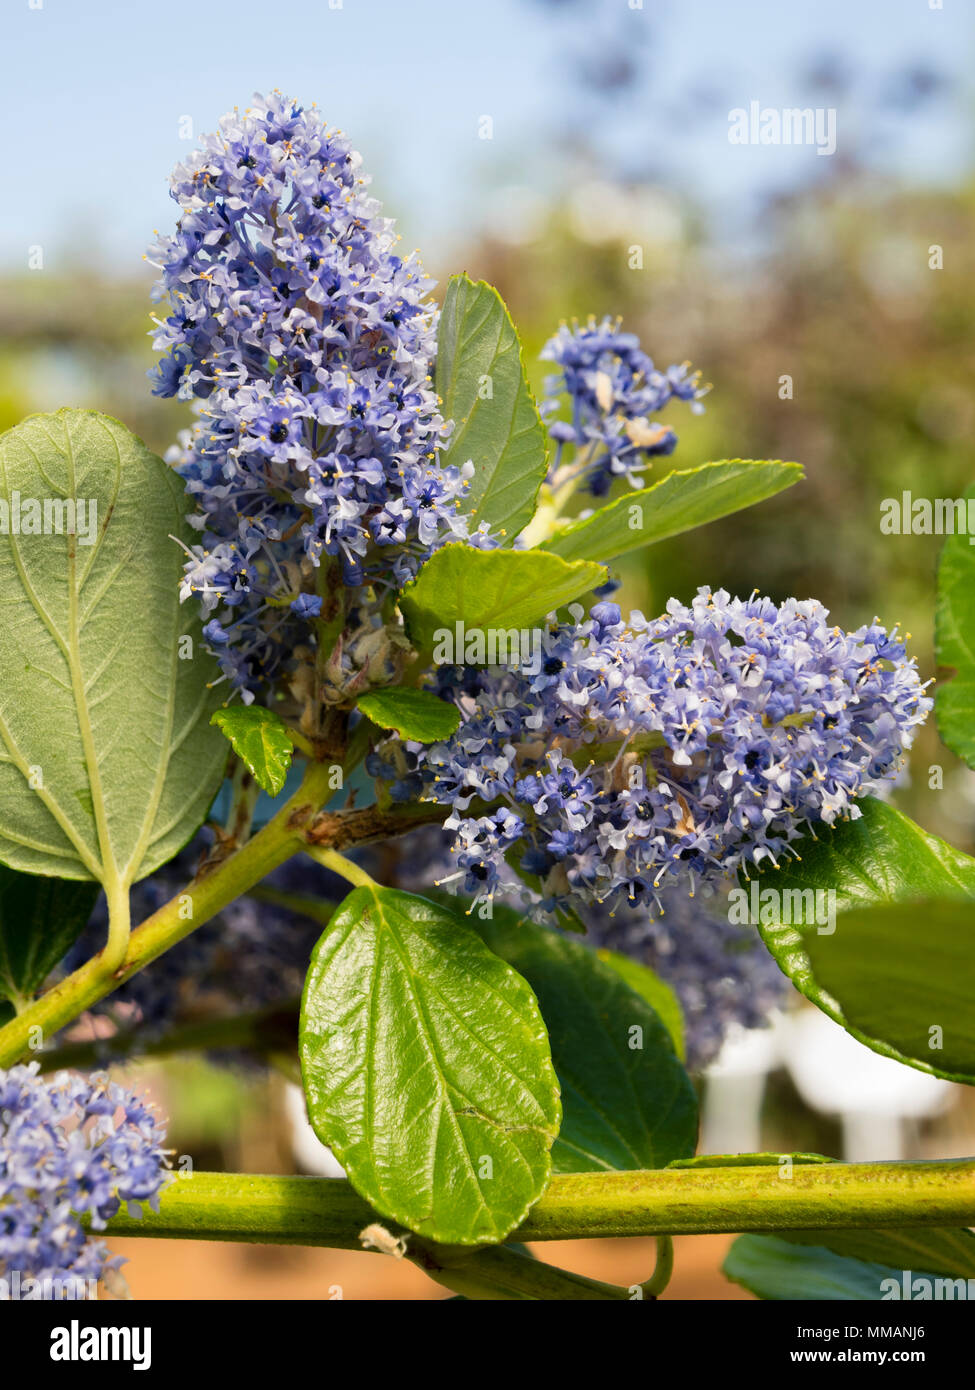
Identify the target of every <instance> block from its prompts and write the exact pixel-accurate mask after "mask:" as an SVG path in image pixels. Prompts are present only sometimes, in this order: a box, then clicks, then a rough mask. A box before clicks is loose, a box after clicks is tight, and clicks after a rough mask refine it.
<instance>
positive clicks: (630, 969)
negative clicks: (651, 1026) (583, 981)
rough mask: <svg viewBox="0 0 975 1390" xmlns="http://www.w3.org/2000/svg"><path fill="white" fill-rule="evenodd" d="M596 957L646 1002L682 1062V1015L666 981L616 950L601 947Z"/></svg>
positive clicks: (674, 995) (684, 1056)
mask: <svg viewBox="0 0 975 1390" xmlns="http://www.w3.org/2000/svg"><path fill="white" fill-rule="evenodd" d="M596 955H597V956H598V957H599V959H600V960H601V961H602V962H603V964H604V965H608V966H609V967H610V969H611V970H615V971H616V973H617V975H621V976H622V978H623V980H624V982H625V983H626V984H628V985H629V987H630V989H632V990H633V991H634V992H635V993H636V994H639V995H640V996H641V998H643V999H645V1000H646V1001H647V1003H648V1004H649V1005H650V1007H651V1009H653V1010H654V1012H655V1013H656V1014H657V1015H658V1016H659V1018H660V1022H661V1023H662V1024H663V1025H664V1027H665V1028H666V1029H667V1032H668V1033H669V1034H670V1040H671V1042H672V1043H673V1044H674V1051H675V1052H676V1053H677V1056H678V1057H679V1058H680V1059H681V1061H682V1062H683V1061H684V1060H685V1059H686V1056H687V1052H686V1049H685V1047H684V1014H683V1012H682V1010H681V1006H680V1001H679V1000H678V998H677V995H676V994H675V993H674V991H673V990H672V989H671V987H670V985H668V984H667V982H666V980H662V979H661V978H660V976H659V975H658V974H657V972H656V971H655V970H651V969H650V967H649V966H648V965H641V964H640V962H639V961H637V960H633V959H632V957H630V956H624V955H622V954H621V953H620V952H619V951H610V950H609V949H608V948H606V947H602V948H600V949H599V950H597V952H596Z"/></svg>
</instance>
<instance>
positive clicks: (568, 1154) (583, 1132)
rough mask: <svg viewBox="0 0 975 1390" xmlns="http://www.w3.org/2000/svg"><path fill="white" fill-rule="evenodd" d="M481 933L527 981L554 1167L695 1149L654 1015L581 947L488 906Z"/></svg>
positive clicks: (673, 1062) (659, 1161)
mask: <svg viewBox="0 0 975 1390" xmlns="http://www.w3.org/2000/svg"><path fill="white" fill-rule="evenodd" d="M477 929H478V931H480V933H481V935H482V936H483V937H484V940H485V941H486V942H487V944H488V945H489V946H490V947H491V949H492V950H493V951H496V952H497V953H498V954H499V955H500V956H502V957H503V958H504V960H506V961H507V962H508V964H509V965H511V966H513V967H514V968H515V970H517V971H518V973H519V975H523V976H524V978H525V979H526V980H527V981H528V983H529V984H530V985H531V987H532V989H533V990H534V991H535V995H536V997H537V999H538V1002H539V1004H540V1005H541V1009H542V1016H543V1018H544V1019H545V1024H546V1027H547V1028H548V1034H549V1040H550V1042H551V1046H552V1060H553V1061H554V1063H555V1070H556V1071H557V1073H558V1077H559V1082H560V1083H561V1087H562V1128H561V1130H560V1132H559V1137H558V1139H557V1140H556V1141H555V1147H554V1149H553V1150H552V1162H553V1166H554V1169H555V1172H557V1173H588V1172H596V1171H604V1170H609V1169H619V1170H623V1171H627V1170H631V1169H636V1168H663V1167H665V1166H666V1165H667V1164H668V1163H669V1162H670V1161H671V1160H672V1159H675V1158H683V1157H686V1156H687V1155H689V1154H692V1153H693V1152H694V1147H695V1144H696V1142H697V1098H696V1095H695V1092H694V1087H693V1086H692V1084H691V1081H690V1078H689V1077H688V1075H687V1073H686V1072H685V1070H684V1068H683V1066H682V1065H681V1063H680V1060H679V1058H678V1056H677V1054H676V1052H675V1051H674V1045H673V1041H672V1039H671V1036H670V1034H669V1033H668V1031H667V1028H666V1027H665V1025H664V1024H663V1022H662V1021H661V1019H660V1016H659V1015H658V1014H657V1013H656V1011H655V1010H654V1009H653V1008H652V1007H651V1005H650V1004H649V1003H648V1002H647V1000H646V998H645V997H644V996H642V995H641V994H639V993H637V992H636V991H635V990H632V989H631V988H630V987H629V986H628V985H627V984H626V983H625V982H624V980H623V979H622V978H621V976H620V975H619V974H618V973H617V972H616V971H615V970H614V969H611V968H610V966H608V965H605V964H604V963H603V962H602V961H601V960H600V959H599V958H598V956H597V955H596V953H595V951H592V950H590V948H589V947H588V946H583V945H582V944H581V943H580V942H578V941H575V940H573V939H572V938H570V937H566V936H562V935H560V934H557V933H556V932H553V931H550V930H548V929H547V928H545V927H540V926H537V925H536V924H535V923H533V922H529V921H525V920H524V919H522V918H521V917H520V916H519V914H518V913H516V912H514V911H512V910H511V909H506V908H501V907H499V906H497V905H495V906H494V916H493V918H492V919H491V920H489V921H483V922H481V921H478V922H477Z"/></svg>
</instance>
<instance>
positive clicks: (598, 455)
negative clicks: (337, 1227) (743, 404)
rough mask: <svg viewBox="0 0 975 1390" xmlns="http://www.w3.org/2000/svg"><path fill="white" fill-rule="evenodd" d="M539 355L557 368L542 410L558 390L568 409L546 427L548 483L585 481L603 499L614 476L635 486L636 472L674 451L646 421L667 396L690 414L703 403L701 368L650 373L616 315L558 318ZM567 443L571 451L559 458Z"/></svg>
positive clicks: (662, 430) (663, 429)
mask: <svg viewBox="0 0 975 1390" xmlns="http://www.w3.org/2000/svg"><path fill="white" fill-rule="evenodd" d="M541 355H542V357H543V358H544V359H545V360H547V361H551V362H555V363H557V364H558V366H559V367H560V369H561V370H560V372H559V373H558V374H556V375H553V376H550V377H548V378H547V379H546V382H545V399H544V400H543V402H542V407H541V409H542V414H543V415H547V416H553V415H555V413H556V412H557V411H558V410H559V407H560V404H561V400H562V398H563V396H567V397H568V402H569V413H570V419H568V420H563V419H556V420H553V423H552V424H551V425H550V426H549V434H550V435H551V437H552V439H553V440H554V441H555V444H556V451H555V460H554V463H553V466H552V469H551V472H550V481H552V482H555V483H557V484H562V483H564V482H568V481H571V480H573V479H577V478H578V479H584V481H585V485H586V487H587V488H588V490H589V491H590V492H591V493H592V494H593V495H594V496H595V497H605V495H606V494H607V492H608V491H609V490H610V488H611V487H612V485H613V483H614V482H615V481H616V479H617V478H621V477H622V478H626V480H627V482H629V483H630V485H631V486H634V487H639V486H641V484H642V478H641V477H640V474H641V473H642V472H643V471H644V470H645V469H646V468H648V467H649V466H650V464H651V461H652V459H653V458H654V456H655V455H658V454H671V453H673V451H674V449H675V448H676V445H677V436H676V434H675V433H674V431H673V430H672V429H671V428H670V427H669V426H668V425H662V424H659V423H655V422H653V421H652V420H651V419H650V417H651V416H652V415H656V414H657V413H658V412H659V411H661V410H662V409H663V408H664V406H665V405H666V404H667V403H668V401H671V400H674V399H677V400H682V401H689V402H690V404H691V409H692V410H693V411H695V412H699V411H701V410H703V408H704V407H703V406H702V405H701V404H700V399H701V397H702V396H703V395H705V393H706V388H704V387H702V386H701V384H700V373H699V372H691V371H690V368H689V364H688V363H686V362H685V363H683V365H681V366H672V367H668V369H667V370H666V372H659V371H657V369H656V367H655V366H654V365H653V362H652V360H651V359H650V358H649V357H648V356H647V354H646V353H645V352H644V351H643V350H642V348H641V347H640V340H639V339H638V338H637V337H636V336H635V335H634V334H633V333H622V332H621V331H620V320H618V319H609V318H605V319H603V320H602V321H601V322H598V323H597V322H596V320H595V319H590V320H589V322H588V323H587V324H586V325H585V326H581V325H579V324H573V325H572V326H571V327H569V326H568V325H565V324H563V325H562V327H561V328H560V329H559V331H558V333H556V335H555V336H554V337H553V338H550V339H549V341H548V342H547V343H546V344H545V347H544V348H543V349H542V354H541ZM567 444H568V445H571V446H573V447H574V449H575V455H574V457H573V458H572V459H571V460H570V461H569V462H568V463H565V464H563V462H562V453H563V450H564V448H565V446H566V445H567Z"/></svg>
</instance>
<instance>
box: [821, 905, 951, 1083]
mask: <svg viewBox="0 0 975 1390" xmlns="http://www.w3.org/2000/svg"><path fill="white" fill-rule="evenodd" d="M803 941H804V942H805V946H806V951H807V952H808V955H809V959H810V962H811V964H812V971H813V974H814V975H815V977H816V979H817V980H818V981H819V983H820V984H821V985H822V987H823V988H824V989H827V990H829V992H830V994H832V995H833V997H834V998H835V999H836V1000H837V1001H838V1003H839V1005H840V1008H841V1009H842V1011H843V1016H844V1018H845V1019H846V1020H847V1023H848V1024H852V1025H853V1026H854V1027H856V1028H858V1029H859V1030H860V1031H861V1032H862V1033H864V1034H866V1035H869V1036H870V1037H873V1038H879V1039H881V1040H882V1041H883V1042H885V1043H886V1044H887V1045H888V1046H890V1047H893V1048H895V1049H896V1050H897V1052H898V1053H899V1054H900V1055H901V1056H902V1057H903V1058H904V1059H906V1060H909V1061H912V1062H913V1063H914V1065H915V1066H923V1067H925V1068H927V1069H930V1070H936V1071H937V1073H938V1075H939V1076H947V1077H950V1078H951V1079H952V1080H954V1081H964V1082H967V1083H968V1084H969V1085H973V1084H975V1007H973V1000H975V902H971V901H968V902H955V901H951V900H944V899H935V898H927V899H924V900H922V901H919V902H908V903H888V904H885V905H884V906H881V907H868V908H854V909H853V910H852V911H850V912H844V913H843V914H842V915H841V916H840V917H838V918H837V922H836V931H835V932H833V933H832V934H831V935H829V936H820V935H818V934H817V933H816V930H815V928H812V929H811V930H810V929H809V928H806V929H804V930H803Z"/></svg>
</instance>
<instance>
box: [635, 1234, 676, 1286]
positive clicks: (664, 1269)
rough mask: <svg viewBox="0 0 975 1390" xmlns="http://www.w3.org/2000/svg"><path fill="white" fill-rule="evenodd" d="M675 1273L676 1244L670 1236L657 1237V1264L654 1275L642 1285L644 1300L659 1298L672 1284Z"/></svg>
mask: <svg viewBox="0 0 975 1390" xmlns="http://www.w3.org/2000/svg"><path fill="white" fill-rule="evenodd" d="M673 1272H674V1242H673V1241H672V1240H671V1238H670V1236H658V1237H657V1262H656V1264H655V1265H654V1267H653V1273H652V1274H651V1275H650V1278H649V1279H648V1280H647V1281H646V1283H645V1284H641V1285H640V1288H641V1289H642V1290H643V1297H644V1298H659V1297H660V1295H661V1294H662V1293H663V1291H664V1289H665V1288H666V1287H667V1285H668V1284H669V1283H670V1276H671V1275H672V1274H673Z"/></svg>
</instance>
